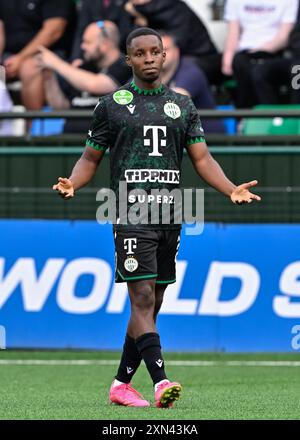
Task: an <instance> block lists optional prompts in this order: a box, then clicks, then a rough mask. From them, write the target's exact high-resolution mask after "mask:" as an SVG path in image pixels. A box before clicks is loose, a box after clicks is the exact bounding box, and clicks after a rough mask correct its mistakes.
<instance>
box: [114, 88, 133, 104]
mask: <svg viewBox="0 0 300 440" xmlns="http://www.w3.org/2000/svg"><path fill="white" fill-rule="evenodd" d="M113 99H114V101H115V102H116V103H117V104H119V105H128V104H130V103H131V101H132V100H133V94H132V93H131V92H130V91H129V90H118V91H117V92H115V93H114V94H113Z"/></svg>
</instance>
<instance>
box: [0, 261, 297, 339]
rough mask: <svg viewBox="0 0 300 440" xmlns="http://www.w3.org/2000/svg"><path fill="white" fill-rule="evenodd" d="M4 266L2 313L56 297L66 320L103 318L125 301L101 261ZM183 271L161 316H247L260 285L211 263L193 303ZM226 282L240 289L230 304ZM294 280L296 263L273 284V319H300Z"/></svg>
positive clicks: (0, 271)
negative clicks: (80, 291)
mask: <svg viewBox="0 0 300 440" xmlns="http://www.w3.org/2000/svg"><path fill="white" fill-rule="evenodd" d="M136 263H137V261H136ZM5 266H6V264H5V259H4V258H0V310H5V306H6V304H8V303H9V301H10V299H11V297H13V296H15V295H16V296H19V297H20V298H21V304H22V308H23V309H24V311H25V312H40V311H42V310H43V308H44V307H46V306H47V300H48V299H49V297H50V296H52V294H53V295H55V300H56V303H57V306H58V308H59V309H60V310H62V311H63V312H65V313H71V314H89V313H95V312H96V311H98V310H100V309H102V308H103V307H104V306H105V311H106V312H107V313H119V314H120V313H123V312H124V310H125V305H126V302H127V301H128V292H127V286H126V283H121V284H115V285H113V286H112V273H113V271H112V267H111V265H110V264H109V263H108V262H107V261H105V260H103V259H99V258H78V259H74V260H71V261H67V260H66V259H64V258H49V259H48V260H46V261H45V262H44V263H43V264H41V262H40V261H38V262H36V261H35V259H33V258H19V259H17V260H16V261H15V262H14V264H12V265H8V264H7V268H6V267H5ZM37 267H39V270H37ZM5 269H6V270H5ZM187 269H188V262H187V261H183V260H179V261H177V271H176V275H177V276H176V278H177V282H176V283H175V284H171V285H170V286H169V287H168V295H166V297H165V299H164V302H163V305H162V308H161V311H160V314H166V315H191V316H193V315H202V316H221V317H231V316H238V315H241V314H243V313H246V312H247V311H249V310H250V309H251V308H252V307H253V306H254V304H255V302H256V300H257V299H258V296H259V292H260V289H261V284H262V280H261V274H260V273H259V271H258V270H257V268H256V267H255V266H254V265H253V264H249V263H246V262H232V261H211V262H210V264H209V266H208V269H207V273H206V277H205V281H204V284H203V287H202V289H201V290H200V291H199V296H198V297H197V298H195V297H194V298H188V297H186V295H185V296H184V297H182V285H183V284H184V282H185V277H186V272H187ZM84 275H90V276H92V277H93V280H94V282H93V285H92V287H90V288H89V289H88V290H87V291H86V292H85V296H84V297H79V296H77V293H76V291H77V286H78V283H79V282H80V278H81V277H82V276H84ZM230 279H237V280H239V284H240V286H239V288H238V289H237V290H236V291H235V292H234V295H233V296H232V297H231V298H230V299H224V289H223V285H224V283H225V282H226V281H228V280H230ZM299 279H300V261H295V262H293V263H290V264H289V265H288V266H287V267H284V268H283V270H282V273H281V274H280V277H279V280H278V282H279V283H278V284H279V286H280V289H279V291H276V292H275V294H274V297H273V300H272V305H273V312H274V314H275V316H279V317H280V318H290V319H295V318H300V303H299V296H300V294H299V286H300V283H299ZM111 286H112V287H111ZM297 300H298V301H297ZM294 331H295V333H294V335H295V338H298V336H299V329H298V327H295V329H294ZM297 341H299V339H297ZM295 344H296V342H295Z"/></svg>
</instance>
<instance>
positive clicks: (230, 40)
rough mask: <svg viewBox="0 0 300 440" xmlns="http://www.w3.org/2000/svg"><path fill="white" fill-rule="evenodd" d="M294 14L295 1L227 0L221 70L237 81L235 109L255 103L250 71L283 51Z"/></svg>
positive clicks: (296, 9)
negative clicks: (226, 32)
mask: <svg viewBox="0 0 300 440" xmlns="http://www.w3.org/2000/svg"><path fill="white" fill-rule="evenodd" d="M297 11H298V0H268V1H267V2H261V0H251V1H249V0H227V4H226V10H225V19H226V20H227V21H228V22H229V29H228V37H227V42H226V49H225V53H224V56H223V66H222V71H223V73H224V74H226V75H231V74H232V73H233V74H234V76H235V78H236V80H237V84H238V99H237V106H238V107H241V108H245V107H251V106H253V105H255V104H257V102H258V98H257V95H256V90H255V85H254V75H255V73H254V71H255V69H256V67H257V65H261V64H263V63H265V62H266V61H267V60H270V59H272V58H275V57H276V56H278V55H279V54H281V53H282V50H283V49H285V48H286V46H287V43H288V38H289V34H290V32H291V30H292V28H293V26H294V23H295V22H296V17H297Z"/></svg>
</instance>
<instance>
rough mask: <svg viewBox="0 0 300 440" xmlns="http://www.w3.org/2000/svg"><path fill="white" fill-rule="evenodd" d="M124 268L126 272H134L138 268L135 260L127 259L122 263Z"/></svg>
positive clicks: (132, 258)
mask: <svg viewBox="0 0 300 440" xmlns="http://www.w3.org/2000/svg"><path fill="white" fill-rule="evenodd" d="M124 267H125V269H126V270H127V272H134V271H135V270H137V268H138V267H139V263H138V261H137V259H136V258H134V257H128V258H126V260H125V261H124Z"/></svg>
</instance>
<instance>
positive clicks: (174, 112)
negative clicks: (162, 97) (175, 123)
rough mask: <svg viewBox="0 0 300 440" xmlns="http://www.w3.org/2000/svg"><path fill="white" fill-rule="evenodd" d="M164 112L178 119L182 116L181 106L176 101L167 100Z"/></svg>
mask: <svg viewBox="0 0 300 440" xmlns="http://www.w3.org/2000/svg"><path fill="white" fill-rule="evenodd" d="M164 112H165V114H166V115H167V116H170V118H172V119H178V118H180V116H181V110H180V107H179V106H178V105H177V104H175V102H167V103H166V104H165V106H164Z"/></svg>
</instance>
